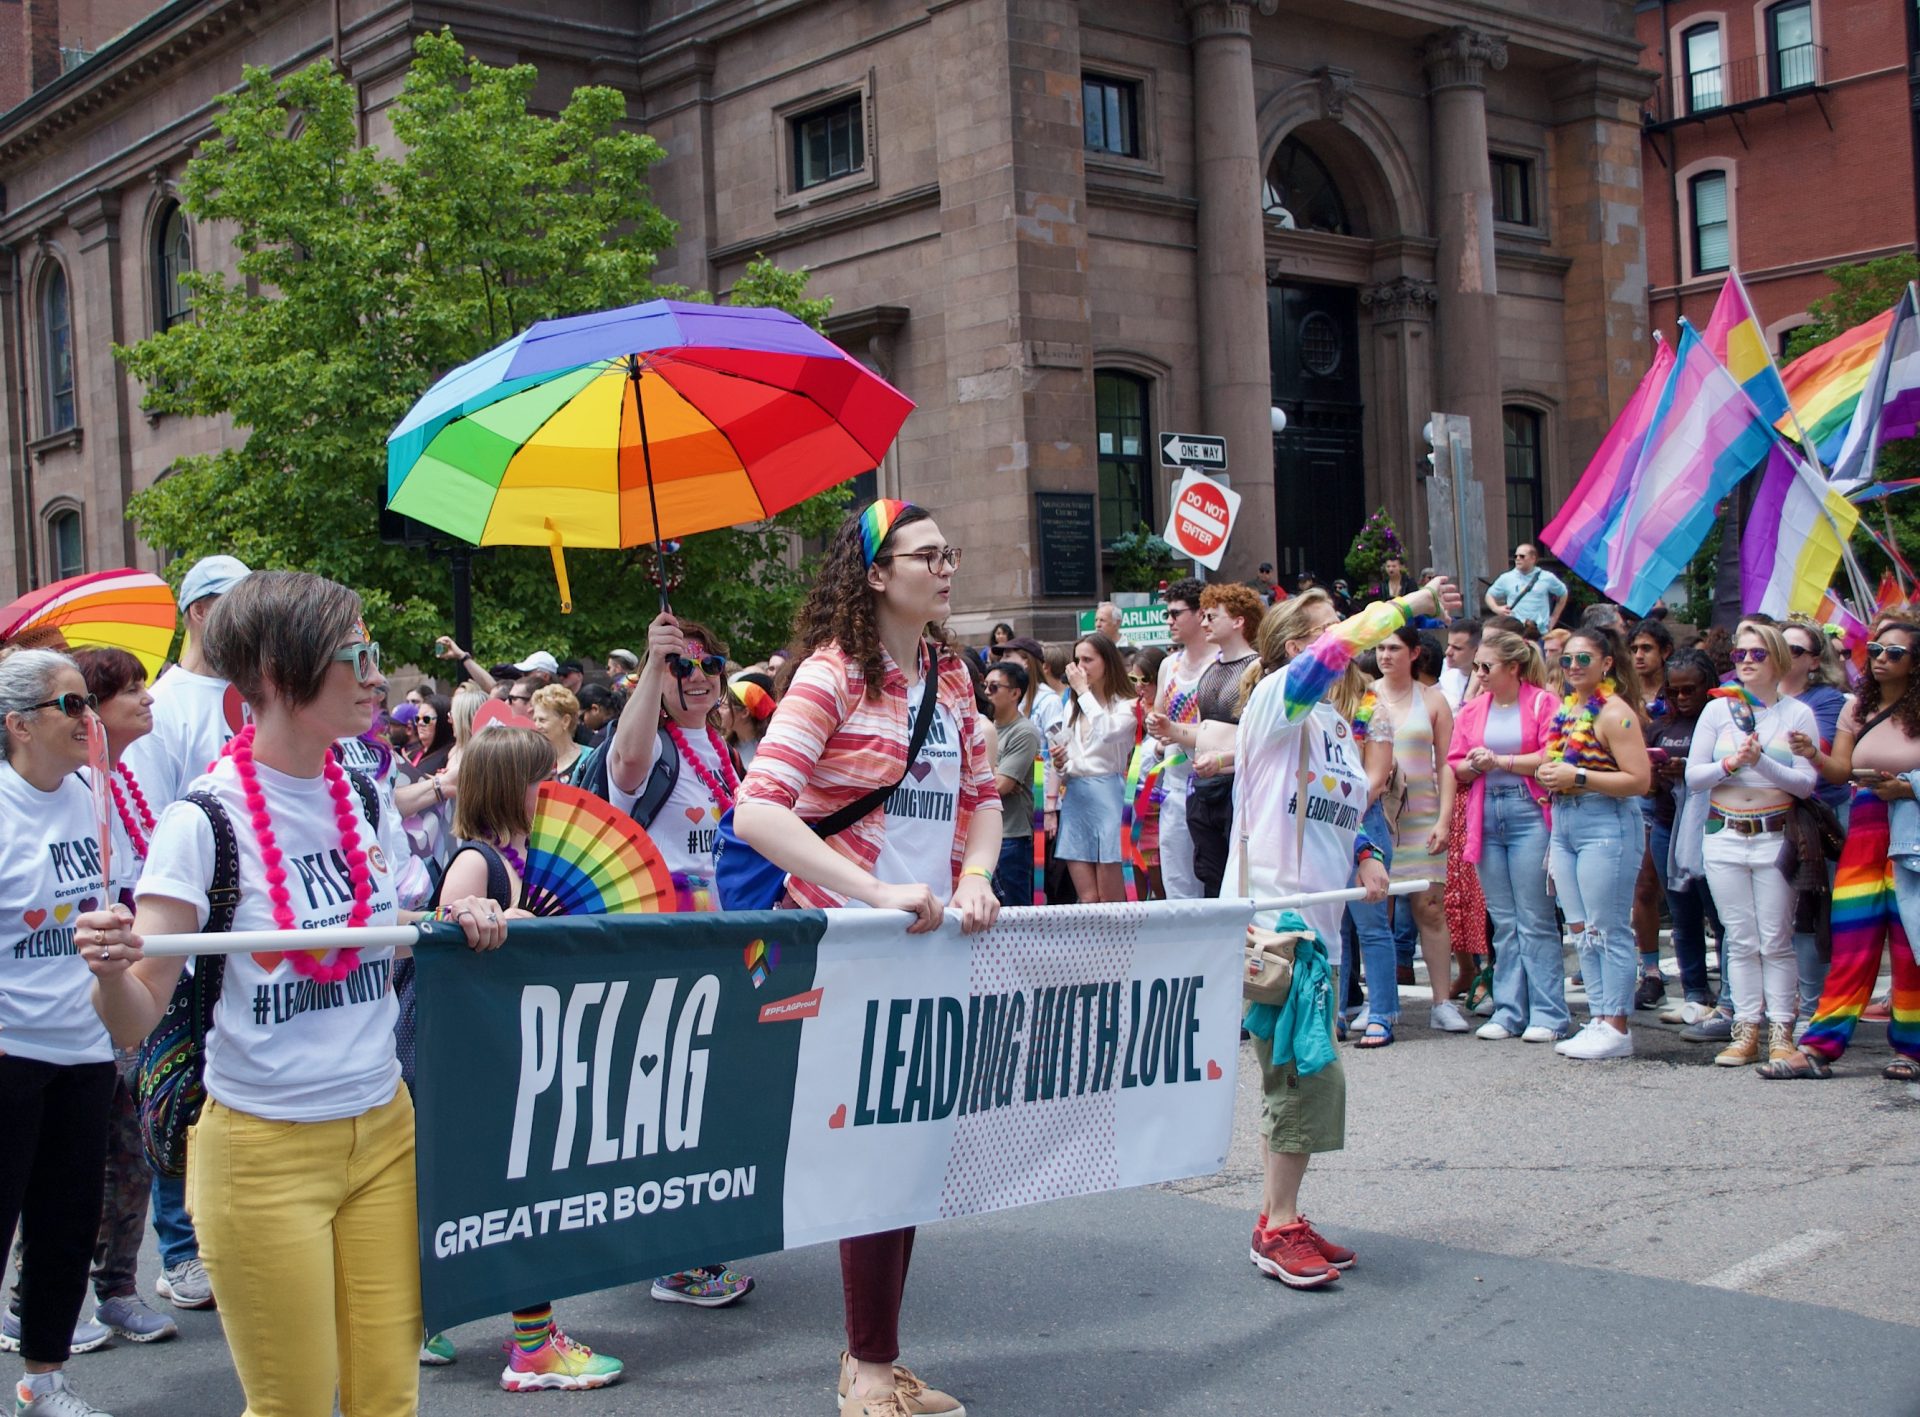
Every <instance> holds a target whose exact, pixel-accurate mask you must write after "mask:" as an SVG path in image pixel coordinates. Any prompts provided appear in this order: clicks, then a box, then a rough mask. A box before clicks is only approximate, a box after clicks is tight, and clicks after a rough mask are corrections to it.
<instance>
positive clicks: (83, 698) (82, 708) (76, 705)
mask: <svg viewBox="0 0 1920 1417" xmlns="http://www.w3.org/2000/svg"><path fill="white" fill-rule="evenodd" d="M99 707H100V700H99V699H98V698H97V697H96V696H95V695H93V694H62V695H61V696H60V697H59V698H57V699H48V700H46V701H45V702H43V703H37V704H28V705H27V706H26V707H25V708H24V709H21V710H20V712H22V713H35V712H37V711H38V710H40V709H43V708H57V709H59V710H60V712H62V713H64V714H65V715H66V716H67V717H68V718H85V717H86V716H87V710H88V709H97V708H99Z"/></svg>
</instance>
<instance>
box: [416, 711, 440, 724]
mask: <svg viewBox="0 0 1920 1417" xmlns="http://www.w3.org/2000/svg"><path fill="white" fill-rule="evenodd" d="M413 721H414V722H415V723H438V722H439V721H440V719H439V716H438V715H437V714H431V713H421V714H415V715H414V719H413Z"/></svg>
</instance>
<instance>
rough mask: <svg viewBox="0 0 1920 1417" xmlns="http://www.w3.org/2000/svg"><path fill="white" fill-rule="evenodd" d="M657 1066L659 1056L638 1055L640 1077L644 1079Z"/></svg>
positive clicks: (652, 1054) (656, 1054) (654, 1054)
mask: <svg viewBox="0 0 1920 1417" xmlns="http://www.w3.org/2000/svg"><path fill="white" fill-rule="evenodd" d="M659 1065H660V1055H659V1054H658V1053H642V1054H641V1055H640V1076H642V1077H645V1076H646V1075H647V1074H648V1073H651V1072H652V1071H653V1070H654V1069H655V1068H656V1067H658V1066H659Z"/></svg>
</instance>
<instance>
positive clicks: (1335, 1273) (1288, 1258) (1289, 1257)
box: [1249, 1220, 1340, 1289]
mask: <svg viewBox="0 0 1920 1417" xmlns="http://www.w3.org/2000/svg"><path fill="white" fill-rule="evenodd" d="M1309 1234H1310V1232H1309V1231H1308V1229H1307V1225H1306V1222H1305V1221H1301V1220H1296V1221H1294V1223H1293V1224H1291V1225H1276V1226H1274V1227H1273V1228H1272V1229H1270V1230H1260V1231H1256V1232H1255V1233H1254V1237H1253V1251H1252V1253H1251V1255H1250V1256H1249V1258H1250V1259H1252V1261H1253V1263H1254V1265H1255V1267H1257V1268H1258V1269H1259V1271H1260V1272H1261V1273H1262V1274H1267V1275H1271V1276H1272V1277H1273V1278H1275V1279H1277V1280H1279V1281H1280V1282H1281V1283H1282V1284H1284V1285H1286V1286H1288V1287H1289V1288H1291V1289H1317V1288H1319V1287H1320V1286H1321V1285H1323V1284H1331V1283H1333V1281H1334V1280H1336V1279H1338V1278H1339V1277H1340V1271H1339V1270H1337V1269H1335V1268H1334V1267H1333V1266H1332V1265H1331V1264H1329V1263H1327V1261H1326V1260H1325V1259H1324V1258H1323V1257H1322V1256H1321V1254H1320V1251H1319V1250H1318V1249H1316V1248H1315V1247H1314V1244H1313V1241H1312V1240H1311V1239H1309V1238H1308V1236H1309Z"/></svg>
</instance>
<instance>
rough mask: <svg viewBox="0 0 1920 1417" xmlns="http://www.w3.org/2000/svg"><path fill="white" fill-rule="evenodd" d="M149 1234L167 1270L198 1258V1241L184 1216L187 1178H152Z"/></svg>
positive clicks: (191, 1225)
mask: <svg viewBox="0 0 1920 1417" xmlns="http://www.w3.org/2000/svg"><path fill="white" fill-rule="evenodd" d="M153 1234H154V1238H155V1239H157V1240H158V1241H159V1242H160V1263H161V1264H163V1265H165V1266H166V1267H167V1268H168V1269H172V1268H173V1267H174V1266H175V1265H179V1264H185V1263H186V1262H187V1261H188V1260H190V1259H196V1258H198V1256H199V1254H200V1237H199V1236H198V1235H196V1234H194V1233H193V1221H192V1220H190V1219H189V1218H188V1216H187V1178H186V1177H184V1176H162V1175H161V1174H160V1173H159V1172H157V1171H156V1172H155V1173H154V1176H153Z"/></svg>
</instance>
